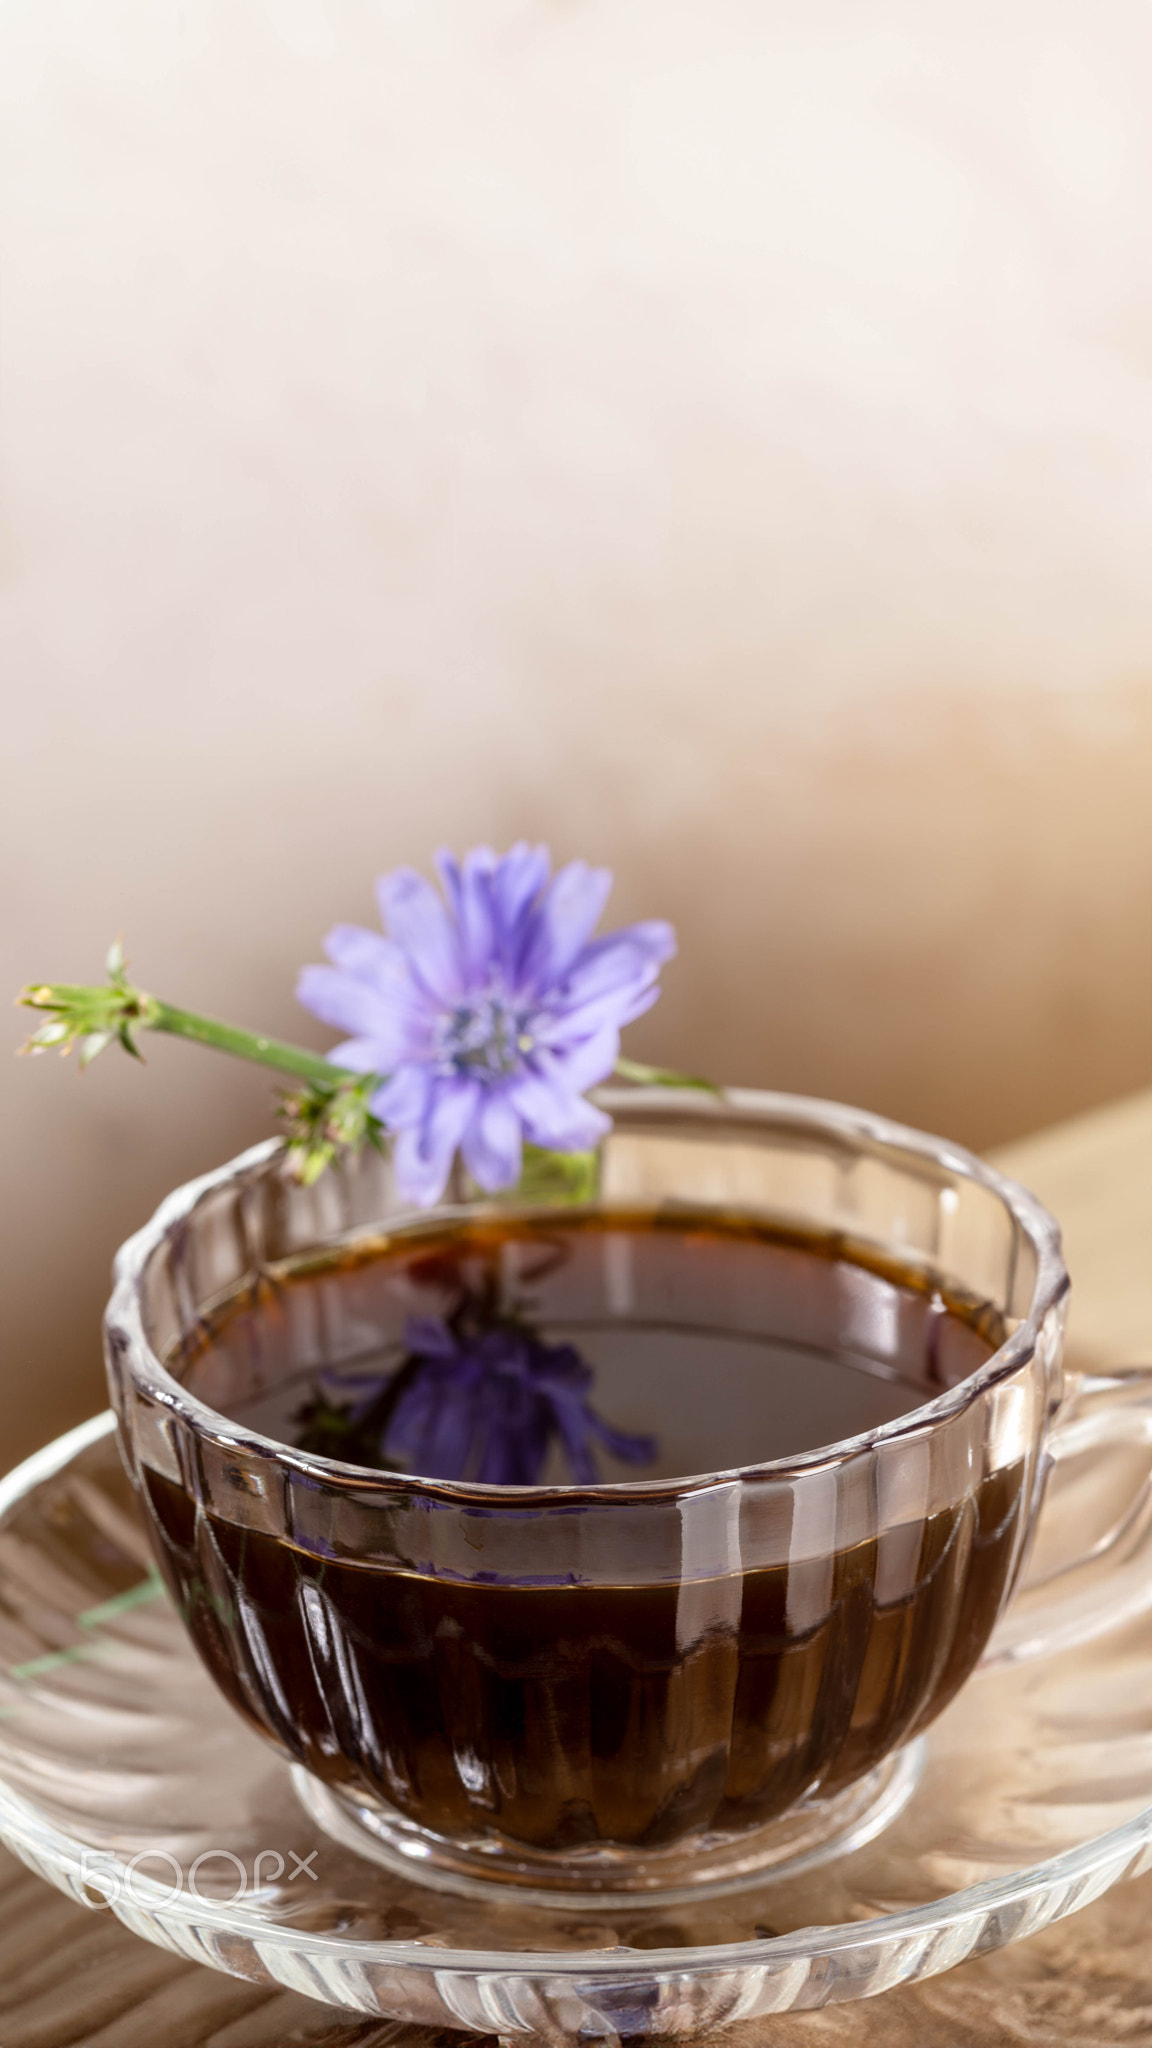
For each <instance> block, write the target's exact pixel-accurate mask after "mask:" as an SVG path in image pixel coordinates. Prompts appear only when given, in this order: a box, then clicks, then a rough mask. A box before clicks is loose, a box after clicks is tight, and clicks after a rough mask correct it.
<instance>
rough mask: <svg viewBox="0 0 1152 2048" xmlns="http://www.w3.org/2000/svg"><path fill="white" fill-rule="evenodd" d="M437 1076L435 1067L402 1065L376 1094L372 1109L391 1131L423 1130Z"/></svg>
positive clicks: (373, 1098)
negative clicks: (433, 1069) (434, 1070)
mask: <svg viewBox="0 0 1152 2048" xmlns="http://www.w3.org/2000/svg"><path fill="white" fill-rule="evenodd" d="M435 1085H436V1077H435V1075H434V1073H433V1071H432V1068H431V1067H421V1066H403V1067H398V1068H397V1070H396V1072H395V1073H394V1074H393V1076H392V1078H391V1080H390V1081H388V1082H386V1083H385V1085H384V1087H383V1088H378V1089H377V1090H376V1093H375V1094H374V1096H373V1097H372V1108H373V1110H374V1111H375V1113H376V1115H377V1116H378V1117H379V1118H380V1121H381V1123H383V1124H387V1125H388V1127H389V1129H390V1130H393V1131H406V1130H412V1129H417V1130H419V1129H422V1128H423V1125H424V1120H425V1118H426V1117H427V1115H428V1112H429V1109H430V1107H431V1102H432V1091H433V1089H434V1087H435Z"/></svg>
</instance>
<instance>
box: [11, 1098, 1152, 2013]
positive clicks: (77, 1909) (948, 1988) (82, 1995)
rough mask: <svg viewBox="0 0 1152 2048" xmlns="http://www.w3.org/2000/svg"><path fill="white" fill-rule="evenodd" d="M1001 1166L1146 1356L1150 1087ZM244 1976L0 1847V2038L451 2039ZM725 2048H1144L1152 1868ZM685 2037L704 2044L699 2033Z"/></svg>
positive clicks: (1112, 1328)
mask: <svg viewBox="0 0 1152 2048" xmlns="http://www.w3.org/2000/svg"><path fill="white" fill-rule="evenodd" d="M997 1164H998V1165H1000V1166H1002V1167H1004V1168H1005V1170H1006V1171H1007V1172H1009V1173H1012V1174H1014V1175H1015V1176H1016V1177H1017V1178H1018V1179H1020V1180H1022V1181H1024V1182H1026V1183H1027V1185H1028V1186H1029V1187H1031V1188H1033V1189H1034V1190H1035V1192H1036V1193H1037V1194H1038V1195H1039V1196H1040V1197H1041V1199H1042V1200H1043V1201H1045V1202H1046V1203H1047V1204H1048V1206H1049V1207H1050V1208H1051V1209H1052V1210H1053V1211H1054V1212H1055V1214H1056V1215H1057V1216H1058V1217H1059V1218H1060V1221H1061V1223H1062V1224H1063V1226H1064V1234H1065V1244H1066V1248H1067V1253H1068V1265H1069V1270H1070V1271H1071V1274H1072V1280H1073V1304H1074V1305H1073V1310H1072V1319H1071V1325H1070V1342H1071V1346H1072V1349H1073V1353H1074V1355H1075V1356H1077V1357H1078V1358H1080V1359H1082V1360H1084V1361H1085V1362H1090V1363H1092V1364H1094V1365H1103V1364H1106V1363H1113V1364H1135V1363H1138V1362H1140V1361H1147V1360H1152V1090H1149V1091H1148V1092H1147V1093H1146V1094H1143V1095H1139V1096H1134V1097H1132V1098H1130V1099H1129V1100H1128V1101H1126V1102H1123V1103H1118V1104H1116V1105H1114V1106H1113V1107H1112V1108H1109V1109H1106V1110H1102V1111H1100V1112H1098V1113H1097V1114H1095V1115H1092V1116H1088V1117H1083V1118H1080V1119H1078V1120H1077V1121H1076V1122H1074V1123H1069V1124H1063V1125H1061V1126H1060V1127H1059V1128H1058V1129H1056V1130H1052V1131H1047V1132H1044V1133H1043V1134H1042V1135H1040V1136H1039V1137H1036V1138H1033V1139H1030V1140H1028V1141H1026V1142H1025V1143H1022V1144H1019V1145H1013V1146H1010V1147H1009V1148H1007V1149H1006V1150H1005V1151H1003V1152H1001V1153H1000V1154H999V1155H998V1156H997ZM468 2040H471V2041H472V2042H473V2043H475V2044H476V2048H480V2044H479V2042H478V2040H477V2037H475V2036H471V2037H464V2036H460V2035H458V2034H430V2033H427V2032H425V2031H422V2030H419V2029H417V2028H413V2027H405V2026H400V2025H393V2024H391V2023H389V2022H381V2021H364V2020H359V2019H357V2018H355V2017H354V2016H353V2015H351V2014H349V2015H347V2016H344V2015H342V2014H340V2013H338V2012H335V2011H333V2010H332V2009H331V2008H330V2007H328V2006H322V2005H317V2004H315V2003H314V2002H313V2001H312V2000H311V1999H307V1998H302V1997H300V1996H299V1995H297V1994H296V1993H294V1992H278V1991H273V1990H268V1989H265V1988H263V1987H261V1986H259V1985H252V1984H244V1983H241V1982H240V1981H238V1980H237V1979H235V1978H231V1977H225V1976H221V1975H220V1974H219V1973H217V1972H216V1971H214V1970H209V1969H207V1968H204V1967H201V1966H200V1965H199V1964H196V1963H188V1962H185V1961H183V1960H182V1959H181V1958H179V1957H177V1956H172V1955H168V1954H167V1953H166V1952H165V1951H164V1950H163V1949H159V1948H153V1947H152V1946H150V1944H148V1943H146V1942H143V1941H139V1940H137V1938H136V1937H135V1936H134V1935H132V1934H129V1933H128V1931H127V1930H126V1929H125V1928H123V1927H122V1926H121V1925H120V1923H119V1922H118V1921H116V1920H114V1919H113V1918H112V1916H111V1914H109V1913H90V1912H87V1911H86V1910H85V1909H84V1908H83V1907H82V1906H76V1905H73V1904H72V1903H71V1902H70V1901H69V1900H67V1899H65V1898H64V1897H62V1896H61V1894H60V1893H58V1892H55V1891H53V1890H52V1889H51V1888H50V1887H49V1886H48V1885H46V1884H44V1883H42V1882H41V1880H40V1879H39V1878H35V1877H33V1876H31V1875H30V1873H29V1872H27V1871H26V1870H24V1868H23V1866H22V1865H20V1864H18V1863H16V1862H15V1861H14V1860H13V1859H12V1858H11V1857H9V1856H7V1855H6V1854H5V1853H4V1852H3V1851H0V2048H81V2044H82V2048H385V2044H388V2048H432V2044H433V2043H437V2042H439V2043H442V2044H444V2048H449V2044H453V2048H465V2044H466V2042H467V2041H468ZM719 2040H722V2041H723V2043H724V2044H725V2048H869V2044H871V2043H875V2044H876V2048H880V2044H883V2048H1119V2044H1124V2048H1152V1873H1149V1874H1148V1875H1147V1876H1146V1877H1143V1878H1138V1879H1137V1880H1136V1881H1135V1882H1134V1883H1132V1884H1128V1885H1122V1886H1120V1887H1118V1888H1117V1889H1116V1890H1115V1891H1113V1892H1111V1893H1109V1894H1108V1895H1107V1896H1106V1897H1105V1898H1103V1899H1101V1900H1099V1901H1098V1902H1097V1904H1096V1905H1094V1906H1090V1907H1088V1908H1087V1909H1086V1910H1085V1911H1084V1912H1082V1913H1080V1914H1078V1915H1077V1916H1076V1917H1075V1918H1074V1919H1071V1920H1065V1921H1064V1922H1062V1923H1061V1924H1060V1925H1058V1926H1056V1927H1052V1928H1049V1929H1047V1930H1046V1931H1045V1932H1044V1933H1042V1934H1038V1935H1034V1936H1033V1937H1032V1939H1031V1940H1030V1941H1026V1942H1021V1943H1019V1944H1018V1945H1017V1946H1016V1947H1014V1948H1008V1949H1003V1950H1001V1951H999V1953H997V1954H995V1955H991V1956H986V1957H981V1958H979V1959H977V1960H974V1961H972V1962H968V1963H962V1964H961V1965H960V1966H959V1968H958V1969H955V1970H951V1971H949V1972H948V1973H947V1974H946V1975H945V1976H942V1977H935V1978H932V1979H930V1980H929V1981H928V1982H927V1983H924V1984H918V1985H912V1986H910V1987H908V1988H906V1989H903V1990H898V1991H891V1992H887V1993H885V1994H884V1995H883V1996H882V1997H880V1998H875V1999H869V2000H867V2001H864V2002H863V2003H860V2004H854V2005H847V2006H832V2007H829V2008H828V2009H827V2010H826V2011H824V2012H815V2013H805V2014H798V2015H795V2016H785V2017H783V2018H779V2019H771V2020H761V2021H756V2022H751V2023H749V2024H747V2025H744V2026H741V2027H737V2028H733V2029H729V2030H728V2031H727V2032H725V2033H724V2034H723V2036H721V2037H718V2041H719ZM697 2048H705V2044H704V2043H699V2044H697Z"/></svg>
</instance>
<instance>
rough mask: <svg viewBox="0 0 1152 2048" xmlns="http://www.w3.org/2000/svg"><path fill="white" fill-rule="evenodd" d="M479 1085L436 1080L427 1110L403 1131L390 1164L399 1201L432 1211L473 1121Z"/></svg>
mask: <svg viewBox="0 0 1152 2048" xmlns="http://www.w3.org/2000/svg"><path fill="white" fill-rule="evenodd" d="M479 1092H480V1085H479V1083H478V1082H476V1081H466V1080H450V1081H436V1082H434V1083H433V1085H432V1087H431V1089H430V1090H429V1107H428V1110H427V1113H426V1114H425V1117H424V1120H423V1122H422V1123H421V1124H420V1125H419V1126H417V1127H416V1128H411V1127H409V1128H408V1129H406V1130H402V1131H401V1132H400V1135H399V1136H398V1138H397V1140H396V1147H395V1151H394V1154H393V1164H394V1168H395V1173H396V1188H397V1192H398V1194H399V1195H400V1196H401V1198H402V1200H404V1201H406V1202H414V1203H416V1204H417V1205H418V1207H420V1208H431V1206H432V1204H433V1202H438V1201H439V1199H440V1197H441V1195H442V1194H443V1192H444V1183H445V1181H446V1180H447V1178H448V1174H449V1171H450V1169H451V1166H452V1159H453V1155H454V1153H455V1151H456V1147H457V1146H458V1145H459V1143H460V1141H461V1139H462V1138H463V1136H464V1133H465V1131H466V1130H467V1128H468V1125H469V1123H470V1122H471V1120H472V1115H473V1112H474V1110H475V1108H476V1101H477V1097H478V1095H479Z"/></svg>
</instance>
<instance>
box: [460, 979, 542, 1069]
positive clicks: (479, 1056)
mask: <svg viewBox="0 0 1152 2048" xmlns="http://www.w3.org/2000/svg"><path fill="white" fill-rule="evenodd" d="M527 1023H528V1017H527V1012H526V1011H524V1010H520V1009H514V1008H513V1007H512V1005H511V1003H509V1001H508V999H507V997H506V996H504V995H503V994H501V993H495V992H491V993H487V994H484V995H478V996H470V997H468V998H467V1000H465V1001H463V1002H459V1003H457V1004H456V1005H455V1007H454V1008H453V1009H452V1010H450V1011H449V1013H448V1015H447V1016H446V1017H445V1019H444V1023H443V1027H442V1031H441V1037H440V1056H441V1058H442V1059H443V1060H444V1061H446V1063H447V1064H448V1065H449V1066H450V1067H451V1069H452V1071H453V1072H454V1073H457V1074H470V1075H472V1076H474V1077H475V1078H476V1079H478V1080H484V1079H493V1080H495V1079H497V1078H498V1077H499V1076H502V1075H505V1074H512V1073H515V1071H516V1069H517V1067H519V1066H520V1065H521V1064H522V1062H523V1058H524V1054H525V1053H526V1052H530V1051H531V1049H532V1039H531V1035H530V1034H529V1032H528V1030H527Z"/></svg>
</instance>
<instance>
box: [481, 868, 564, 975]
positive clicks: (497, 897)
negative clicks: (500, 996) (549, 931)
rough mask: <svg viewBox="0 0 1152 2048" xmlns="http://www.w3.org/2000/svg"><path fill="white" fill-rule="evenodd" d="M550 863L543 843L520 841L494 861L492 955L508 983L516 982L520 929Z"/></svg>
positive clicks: (521, 935) (543, 883)
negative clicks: (493, 937)
mask: <svg viewBox="0 0 1152 2048" xmlns="http://www.w3.org/2000/svg"><path fill="white" fill-rule="evenodd" d="M551 868H552V862H551V858H550V856H549V853H548V848H547V847H546V846H529V845H528V844H527V842H526V841H525V840H520V841H519V842H518V843H517V844H516V845H515V846H514V847H513V848H512V850H511V852H510V853H506V854H505V855H504V857H503V859H502V860H498V861H497V863H496V866H495V868H494V869H493V872H492V908H493V913H494V918H495V928H496V931H495V936H496V954H497V958H498V960H499V963H500V966H501V968H502V969H503V972H504V974H505V976H506V978H507V979H508V981H509V983H512V982H513V981H516V982H518V980H519V976H520V968H521V954H522V951H523V942H524V940H525V937H526V933H525V930H524V926H525V923H526V921H527V919H528V913H529V912H530V911H531V908H532V906H533V904H534V903H535V901H536V899H537V897H538V896H539V895H540V892H541V890H542V889H544V887H545V886H546V884H547V881H548V876H549V874H550V872H551Z"/></svg>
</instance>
